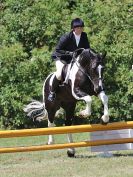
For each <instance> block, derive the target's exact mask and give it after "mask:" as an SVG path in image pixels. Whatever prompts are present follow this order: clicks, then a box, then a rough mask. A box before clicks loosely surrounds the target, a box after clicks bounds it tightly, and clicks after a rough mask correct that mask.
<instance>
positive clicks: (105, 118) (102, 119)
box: [101, 115, 109, 125]
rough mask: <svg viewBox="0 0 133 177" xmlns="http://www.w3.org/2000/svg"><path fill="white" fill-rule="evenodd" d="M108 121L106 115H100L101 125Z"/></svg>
mask: <svg viewBox="0 0 133 177" xmlns="http://www.w3.org/2000/svg"><path fill="white" fill-rule="evenodd" d="M108 123H109V116H108V115H103V116H102V117H101V124H102V125H107V124H108Z"/></svg>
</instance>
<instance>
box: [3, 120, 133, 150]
mask: <svg viewBox="0 0 133 177" xmlns="http://www.w3.org/2000/svg"><path fill="white" fill-rule="evenodd" d="M129 128H131V129H132V128H133V121H129V122H116V123H109V124H108V125H99V124H92V125H75V126H65V127H54V128H38V129H24V130H5V131H0V138H13V137H27V136H41V135H49V134H50V135H54V134H66V133H83V132H95V131H106V130H121V129H129ZM124 143H133V138H121V139H110V140H95V141H82V142H73V143H65V144H52V145H38V146H24V147H2V148H0V153H13V152H28V151H42V150H54V149H64V148H77V147H88V146H99V145H111V144H124Z"/></svg>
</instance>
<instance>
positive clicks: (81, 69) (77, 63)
mask: <svg viewBox="0 0 133 177" xmlns="http://www.w3.org/2000/svg"><path fill="white" fill-rule="evenodd" d="M84 50H85V49H84ZM84 50H83V51H84ZM88 50H90V49H88ZM77 58H78V57H77ZM77 58H76V57H74V56H73V59H72V63H75V64H76V66H77V67H78V69H79V71H81V72H82V73H83V74H84V75H85V76H87V78H89V80H90V81H91V82H92V84H93V86H94V83H93V81H92V79H91V77H90V75H89V74H88V73H87V72H85V71H84V69H83V67H82V66H81V65H80V63H79V61H78V59H77ZM97 68H98V75H99V77H98V80H99V86H101V91H103V86H102V76H101V69H102V68H103V67H102V65H100V64H99V65H98V67H97Z"/></svg>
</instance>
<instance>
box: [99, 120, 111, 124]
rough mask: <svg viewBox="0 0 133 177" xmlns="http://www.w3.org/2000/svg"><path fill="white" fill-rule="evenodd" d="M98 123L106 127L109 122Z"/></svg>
mask: <svg viewBox="0 0 133 177" xmlns="http://www.w3.org/2000/svg"><path fill="white" fill-rule="evenodd" d="M100 123H101V124H102V125H107V124H108V123H109V122H104V121H103V120H102V119H101V121H100Z"/></svg>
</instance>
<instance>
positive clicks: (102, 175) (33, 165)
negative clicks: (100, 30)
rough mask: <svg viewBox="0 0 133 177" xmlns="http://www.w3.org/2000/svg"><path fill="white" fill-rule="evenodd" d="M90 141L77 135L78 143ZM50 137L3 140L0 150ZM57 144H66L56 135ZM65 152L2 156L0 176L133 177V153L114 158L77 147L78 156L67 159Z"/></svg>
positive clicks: (34, 142) (63, 138) (34, 143)
mask: <svg viewBox="0 0 133 177" xmlns="http://www.w3.org/2000/svg"><path fill="white" fill-rule="evenodd" d="M88 138H89V134H88V133H82V134H79V133H78V134H74V140H75V141H83V140H87V139H88ZM46 142H47V137H45V136H40V137H39V136H38V137H25V138H12V139H0V147H8V146H11V147H12V146H24V145H39V144H45V143H46ZM56 142H57V143H64V142H66V136H65V135H56ZM66 151H67V150H66V149H63V150H53V151H39V152H25V153H12V154H9V153H8V154H0V177H69V176H71V177H133V152H132V151H121V152H114V156H113V157H111V158H103V157H100V156H97V154H94V153H91V152H90V150H89V148H77V149H76V157H75V158H68V157H67V155H66Z"/></svg>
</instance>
